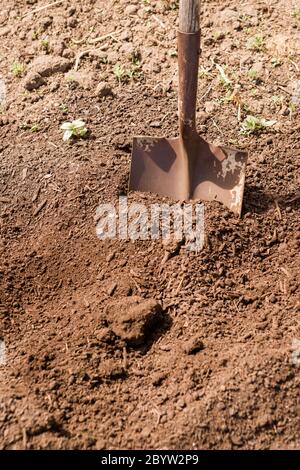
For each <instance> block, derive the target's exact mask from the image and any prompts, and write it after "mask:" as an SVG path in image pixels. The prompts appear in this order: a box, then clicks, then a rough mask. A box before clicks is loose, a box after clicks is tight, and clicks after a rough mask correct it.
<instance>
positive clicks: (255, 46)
mask: <svg viewBox="0 0 300 470" xmlns="http://www.w3.org/2000/svg"><path fill="white" fill-rule="evenodd" d="M264 45H265V40H264V38H263V37H262V36H261V35H260V34H255V35H254V36H251V38H249V39H248V41H247V43H246V47H247V49H250V50H252V51H261V50H262V49H263V48H264Z"/></svg>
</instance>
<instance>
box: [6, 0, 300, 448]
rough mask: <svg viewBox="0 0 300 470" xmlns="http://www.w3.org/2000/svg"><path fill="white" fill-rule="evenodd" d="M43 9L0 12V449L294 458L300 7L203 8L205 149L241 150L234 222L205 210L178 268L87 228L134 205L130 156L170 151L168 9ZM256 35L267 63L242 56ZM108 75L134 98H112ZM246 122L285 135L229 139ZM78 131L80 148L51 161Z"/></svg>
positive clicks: (212, 207) (9, 5)
mask: <svg viewBox="0 0 300 470" xmlns="http://www.w3.org/2000/svg"><path fill="white" fill-rule="evenodd" d="M47 3H48V2H46V1H43V0H41V1H36V0H26V1H24V0H23V1H20V0H14V1H12V0H7V1H6V2H5V5H4V6H3V7H2V8H1V11H0V37H1V41H0V74H1V77H0V78H1V79H2V80H3V81H4V82H5V83H6V87H7V99H6V101H5V102H2V105H1V115H0V138H1V140H0V157H1V167H0V182H1V183H0V216H1V218H0V227H1V238H0V281H1V285H0V319H1V323H0V340H2V345H3V341H5V345H6V351H7V362H6V365H4V364H3V365H0V376H1V381H0V392H1V397H0V398H1V400H0V447H1V448H2V449H23V448H30V449H67V448H71V449H86V448H89V449H96V448H97V449H104V448H108V449H116V448H122V449H140V448H148V449H158V448H168V449H174V448H180V449H199V448H204V449H217V448H219V449H230V448H239V449H270V448H271V449H278V448H285V449H295V448H297V447H298V448H299V443H300V429H299V411H300V402H299V367H297V364H296V363H295V364H293V363H292V360H291V357H292V342H293V340H296V339H300V316H299V311H300V304H299V271H300V269H299V266H300V262H299V244H300V230H299V186H298V181H297V177H298V174H299V141H300V138H299V135H300V134H299V133H300V125H299V101H298V102H297V97H299V80H300V73H299V60H298V59H299V56H298V55H297V51H298V52H299V50H300V47H299V28H300V21H299V19H297V17H296V16H293V12H294V11H295V9H296V7H297V6H298V8H299V3H298V2H297V1H296V0H285V1H283V0H272V1H267V0H266V1H255V2H254V1H252V0H249V2H240V1H239V2H237V1H233V0H230V1H227V2H225V3H224V1H203V2H202V3H203V7H202V13H203V14H202V24H203V31H202V34H203V40H202V48H203V56H202V63H201V68H200V72H201V73H200V80H199V85H200V90H199V108H198V115H197V121H198V129H199V131H201V133H202V134H203V136H204V137H205V138H207V140H209V141H213V142H217V143H221V142H223V143H232V144H235V145H236V146H238V147H240V148H247V149H248V150H249V154H250V158H249V164H248V167H247V181H246V191H245V201H244V213H243V217H242V218H241V220H238V219H237V218H235V217H234V216H233V215H232V214H231V213H230V212H229V211H227V210H225V209H224V208H223V207H221V206H220V205H218V204H217V203H214V204H206V245H205V247H204V249H203V250H202V251H201V252H200V253H198V254H197V253H193V252H188V251H187V250H185V248H184V246H180V247H179V249H178V250H177V251H176V250H175V251H174V252H173V253H172V255H171V256H170V257H168V256H165V253H166V248H168V247H166V246H165V245H164V244H163V243H161V242H153V243H152V242H151V243H149V242H146V241H143V242H142V241H139V242H135V243H133V242H130V241H128V242H127V241H100V240H99V239H98V238H97V237H96V233H95V222H94V216H95V212H96V208H97V205H98V204H99V202H100V201H105V202H115V201H117V199H118V195H119V194H121V193H122V192H123V191H126V187H127V181H128V172H129V164H130V149H131V138H132V136H133V135H135V134H137V135H139V134H141V135H143V134H146V135H147V134H151V135H158V134H159V135H164V134H165V135H168V136H171V135H176V133H177V120H176V106H177V78H176V77H177V64H176V56H175V54H174V52H175V51H176V39H175V38H176V35H175V27H176V18H177V15H178V9H177V8H176V4H177V2H176V1H171V0H165V1H162V0H161V1H155V2H154V1H150V0H149V1H142V0H139V1H138V0H131V2H127V0H126V1H125V0H105V1H104V0H103V1H101V0H80V1H77V2H72V1H71V0H66V1H64V2H62V3H61V4H59V5H56V6H54V7H52V8H48V9H45V10H42V11H40V12H38V13H36V14H31V15H27V16H24V15H25V14H27V13H29V12H30V11H33V10H35V9H36V8H38V7H40V6H43V5H45V4H47ZM128 4H129V5H128ZM114 31H116V32H117V33H116V34H115V36H111V35H109V33H111V32H114ZM257 34H258V35H261V36H263V38H264V41H265V46H264V47H262V48H261V49H260V50H250V49H247V48H246V43H247V40H248V39H249V37H252V36H254V35H257ZM106 35H107V37H106V38H104V39H102V40H99V41H98V42H94V43H91V41H92V40H93V39H95V38H99V37H102V36H106ZM47 41H48V42H47ZM103 46H104V47H103ZM96 48H101V50H99V49H97V50H94V51H92V52H90V53H88V54H86V55H83V56H81V58H80V61H79V64H78V70H77V71H76V72H75V71H74V65H75V59H76V57H77V56H78V54H79V53H80V52H82V51H85V50H88V49H96ZM213 61H215V62H219V63H220V64H221V65H222V66H224V65H227V68H226V74H227V75H228V77H230V79H231V80H232V81H233V82H234V83H239V84H240V85H241V88H240V90H239V91H238V93H236V95H235V97H233V98H231V99H229V100H224V98H225V96H226V89H225V88H224V86H223V85H222V84H220V83H219V80H218V72H217V70H216V67H215V65H214V63H213ZM116 63H119V64H122V65H123V67H124V68H125V69H132V70H133V68H134V65H133V64H135V67H136V69H135V73H134V74H133V75H134V76H133V78H130V79H128V80H127V81H126V82H125V83H121V84H120V85H119V84H118V82H117V80H116V77H115V75H114V73H113V66H114V65H115V64H116ZM13 64H15V66H14V67H13V68H14V72H12V66H13ZM16 64H21V67H19V66H16ZM141 68H142V71H143V74H141V73H140V71H141ZM251 69H255V70H256V72H257V73H256V74H255V73H254V74H253V73H252V74H251V73H250V74H249V70H251ZM99 82H105V83H104V84H103V83H102V84H100V86H98V84H99ZM295 83H296V85H295ZM297 83H298V85H297ZM297 86H298V89H297ZM295 87H296V88H295ZM29 90H30V91H29ZM297 93H298V95H297ZM295 94H296V95H297V96H296V98H295ZM203 96H204V97H203ZM239 102H241V103H242V119H244V117H245V116H246V115H247V114H253V115H255V116H263V117H265V118H266V119H275V120H276V121H277V123H276V124H275V125H273V126H272V127H270V128H268V129H266V130H263V131H262V132H260V133H255V134H252V135H244V134H241V133H240V132H239V129H240V124H239V122H238V119H237V105H238V103H239ZM79 118H80V119H84V120H85V121H86V123H87V127H88V129H89V134H88V136H87V137H86V138H85V139H78V140H75V141H74V142H72V143H65V142H63V141H62V132H63V131H61V129H60V126H61V124H62V123H63V122H64V121H69V120H73V119H79ZM129 198H130V200H135V201H139V200H141V199H142V200H143V202H146V203H148V202H151V201H153V200H155V201H157V200H158V198H155V197H154V196H148V195H140V194H134V195H132V194H130V195H129ZM167 258H168V259H167ZM163 261H164V262H163ZM131 295H133V296H138V297H141V298H145V299H156V301H158V302H160V303H161V304H162V307H163V312H160V309H159V307H157V304H156V303H155V302H150V301H149V302H148V303H146V304H144V303H143V301H142V300H141V299H138V300H137V302H141V305H142V307H141V309H142V310H141V311H139V310H136V307H134V308H133V307H132V304H131V303H130V302H129V305H127V302H124V300H123V298H124V297H129V296H131ZM112 301H113V302H115V303H113V304H111V302H112ZM112 305H113V306H112ZM145 305H146V306H145ZM107 308H108V310H110V315H111V317H109V312H108V310H107ZM118 308H119V315H120V318H119V319H118V315H117V310H116V309H118ZM147 308H148V309H150V311H149V312H148V311H147ZM111 309H112V312H111ZM151 309H152V310H151ZM131 311H134V315H133V317H132V318H129V320H130V321H132V328H134V331H129V332H128V331H127V330H126V328H127V327H128V321H129V320H128V315H129V317H130V312H131ZM154 313H155V315H154ZM152 315H154V317H155V318H154V317H153V318H152ZM157 315H158V316H159V317H161V318H160V319H158V318H156V316H157ZM123 316H124V318H123ZM149 318H150V320H151V321H148V320H149ZM152 320H155V321H154V322H153V321H152ZM158 320H160V321H158ZM126 322H127V323H126ZM125 323H126V325H125ZM124 325H125V326H124ZM128 335H129V336H128ZM128 338H129V340H128ZM132 338H133V339H134V341H133V342H132ZM294 362H295V361H294Z"/></svg>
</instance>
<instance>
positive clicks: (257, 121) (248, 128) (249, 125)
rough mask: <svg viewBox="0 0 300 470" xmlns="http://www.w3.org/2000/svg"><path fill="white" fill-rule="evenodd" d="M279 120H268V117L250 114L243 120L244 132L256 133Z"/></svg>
mask: <svg viewBox="0 0 300 470" xmlns="http://www.w3.org/2000/svg"><path fill="white" fill-rule="evenodd" d="M276 122H277V121H268V120H267V119H264V118H260V117H255V116H251V115H248V116H247V117H246V118H245V119H244V121H243V122H242V132H243V133H245V134H254V133H255V132H257V131H260V130H262V129H264V128H266V127H270V126H273V125H274V124H276Z"/></svg>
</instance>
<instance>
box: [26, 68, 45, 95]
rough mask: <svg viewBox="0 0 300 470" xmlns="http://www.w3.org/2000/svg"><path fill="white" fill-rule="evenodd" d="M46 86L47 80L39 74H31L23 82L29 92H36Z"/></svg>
mask: <svg viewBox="0 0 300 470" xmlns="http://www.w3.org/2000/svg"><path fill="white" fill-rule="evenodd" d="M45 84H46V80H44V78H43V77H42V76H41V75H40V74H39V73H38V72H29V73H28V74H27V75H26V77H25V78H24V80H23V87H24V88H25V89H26V90H28V91H32V90H36V89H37V88H39V87H41V86H42V85H45Z"/></svg>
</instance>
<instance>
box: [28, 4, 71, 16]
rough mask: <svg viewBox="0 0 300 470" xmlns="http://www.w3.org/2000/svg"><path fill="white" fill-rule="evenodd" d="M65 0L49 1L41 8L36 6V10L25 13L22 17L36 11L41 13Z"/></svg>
mask: <svg viewBox="0 0 300 470" xmlns="http://www.w3.org/2000/svg"><path fill="white" fill-rule="evenodd" d="M63 2H65V0H57V1H56V2H53V3H48V4H47V5H44V6H43V7H39V8H36V9H35V10H32V11H30V12H28V13H25V15H23V16H22V18H26V16H29V15H34V14H35V13H39V12H40V11H43V10H46V8H51V7H54V6H55V5H59V4H60V3H63Z"/></svg>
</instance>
